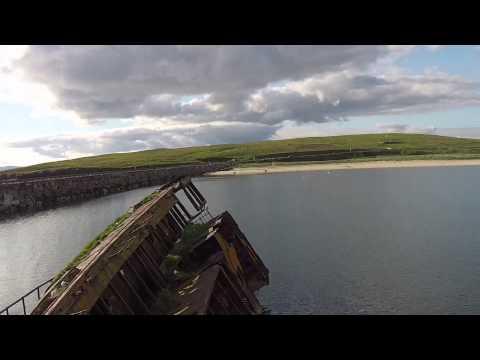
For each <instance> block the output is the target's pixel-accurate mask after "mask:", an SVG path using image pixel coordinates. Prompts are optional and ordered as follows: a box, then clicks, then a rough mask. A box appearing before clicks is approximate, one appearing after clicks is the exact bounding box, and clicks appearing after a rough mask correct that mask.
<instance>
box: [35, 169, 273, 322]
mask: <svg viewBox="0 0 480 360" xmlns="http://www.w3.org/2000/svg"><path fill="white" fill-rule="evenodd" d="M179 192H180V193H181V192H183V195H184V196H183V197H184V198H186V199H187V201H186V202H185V203H182V202H181V201H180V200H179V196H178V195H179ZM196 229H197V230H198V229H200V230H201V231H200V232H199V233H197V234H195V236H193V235H191V236H190V235H188V234H189V233H190V232H191V231H193V230H196ZM187 235H188V236H190V237H188V236H187ZM92 247H93V248H92V249H91V250H90V251H89V252H88V253H86V254H84V255H83V257H81V258H80V259H77V261H76V262H75V263H74V264H72V265H70V266H69V267H68V268H67V269H66V271H64V272H63V273H62V275H61V276H58V278H57V279H56V280H55V281H54V283H53V284H52V285H51V286H50V288H49V289H48V290H47V292H46V293H45V295H44V296H43V298H42V299H41V300H40V302H39V303H38V305H37V306H36V307H35V309H34V310H33V311H32V314H43V315H54V314H55V315H57V314H58V315H60V314H62V315H66V314H70V315H72V314H78V315H82V314H96V315H100V314H132V315H134V314H171V315H192V314H197V315H206V314H260V313H262V306H261V305H260V303H259V302H258V300H257V298H256V296H255V291H257V290H258V289H259V288H260V287H262V286H265V285H267V284H268V269H267V268H266V267H265V265H264V264H263V262H262V261H261V259H260V258H259V256H258V255H257V254H256V252H255V251H254V249H253V247H252V246H251V244H250V243H249V242H248V240H247V238H246V237H245V235H244V234H243V233H242V232H241V230H240V228H239V227H238V224H237V223H236V222H235V220H234V219H233V217H232V216H231V215H230V214H229V213H228V212H224V213H222V214H220V215H218V216H216V217H211V216H210V215H209V212H208V208H207V205H206V200H205V198H204V197H203V196H202V194H201V193H200V192H199V191H198V189H197V188H196V187H195V186H194V185H193V183H192V182H191V181H190V179H189V178H183V179H181V180H180V181H176V182H174V183H170V184H167V185H165V186H163V187H162V188H161V189H159V190H158V191H157V192H155V193H153V194H152V195H151V197H150V198H149V199H148V201H145V202H144V203H142V204H140V205H138V206H137V207H136V208H134V209H133V210H132V211H131V212H130V214H129V216H128V217H127V218H126V220H124V221H123V222H122V223H121V224H120V225H119V226H118V227H117V228H116V229H115V230H114V231H113V232H111V233H110V234H108V235H107V236H106V237H105V238H104V239H102V240H101V241H99V242H98V244H94V246H92ZM179 249H180V250H179ZM178 254H181V255H178ZM175 261H177V262H178V263H175ZM170 263H175V266H174V268H173V270H172V269H171V266H169V264H170ZM179 274H180V275H179Z"/></svg>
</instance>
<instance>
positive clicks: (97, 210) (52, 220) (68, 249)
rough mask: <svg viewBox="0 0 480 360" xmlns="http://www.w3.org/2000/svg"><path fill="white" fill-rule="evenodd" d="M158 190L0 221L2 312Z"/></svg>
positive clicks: (0, 305)
mask: <svg viewBox="0 0 480 360" xmlns="http://www.w3.org/2000/svg"><path fill="white" fill-rule="evenodd" d="M155 189H156V187H152V188H145V189H137V190H133V191H129V192H126V193H121V194H116V195H110V196H106V197H103V198H100V199H96V200H91V201H87V202H84V203H81V204H79V205H75V206H68V207H62V208H57V209H54V210H49V211H43V212H39V213H36V214H35V215H33V216H26V217H22V218H17V219H13V220H10V221H6V222H5V221H4V222H0V308H3V307H4V306H6V305H8V304H9V303H11V302H12V301H15V300H17V298H19V297H20V296H22V295H24V294H25V293H26V292H28V291H30V289H32V288H34V287H35V286H37V285H38V284H40V283H42V282H43V281H45V280H47V279H49V278H50V277H52V276H55V275H56V274H57V273H58V272H59V271H60V270H62V269H63V268H64V267H65V265H66V264H67V263H69V262H70V261H71V260H72V259H73V258H74V257H75V256H77V255H78V253H79V252H80V250H82V249H83V247H84V246H85V245H86V244H88V243H89V242H90V241H91V240H92V239H94V238H95V237H96V236H97V235H98V234H99V233H100V232H102V231H103V230H104V229H105V228H106V227H107V226H108V225H109V224H111V223H112V221H113V220H114V219H116V218H117V217H118V216H120V215H121V214H123V213H124V212H125V211H127V209H128V208H129V207H130V206H132V205H134V204H135V203H137V202H138V201H140V200H141V199H143V198H144V197H145V196H146V195H148V194H150V193H151V192H152V191H154V190H155ZM19 306H20V308H19V309H21V305H19ZM19 309H16V310H19ZM14 310H15V309H14Z"/></svg>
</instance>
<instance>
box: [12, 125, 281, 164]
mask: <svg viewBox="0 0 480 360" xmlns="http://www.w3.org/2000/svg"><path fill="white" fill-rule="evenodd" d="M277 129H278V127H276V126H268V125H261V124H248V123H245V124H229V125H228V126H225V125H223V126H220V125H213V124H206V125H202V126H196V127H187V128H174V129H168V130H160V129H151V128H130V129H118V130H113V131H105V132H103V133H100V134H98V135H96V136H82V135H78V136H51V137H42V138H35V139H29V140H24V141H17V142H12V143H10V144H9V145H10V146H11V147H14V148H32V149H33V151H35V152H37V153H39V154H42V155H46V156H49V157H52V158H69V157H71V154H80V155H82V156H83V155H97V154H105V153H113V152H129V151H140V150H148V149H157V148H175V147H185V146H198V145H215V144H223V143H243V142H249V141H261V140H266V139H269V138H271V136H272V135H273V134H274V133H275V131H276V130H277Z"/></svg>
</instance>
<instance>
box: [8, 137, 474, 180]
mask: <svg viewBox="0 0 480 360" xmlns="http://www.w3.org/2000/svg"><path fill="white" fill-rule="evenodd" d="M369 152H372V153H369ZM347 153H349V154H347ZM335 154H337V155H335ZM338 154H340V155H338ZM433 154H440V155H441V156H443V157H446V156H450V155H452V156H453V157H454V158H462V157H467V158H471V157H476V156H477V155H478V157H480V140H473V139H460V138H452V137H445V136H435V135H420V134H371V135H348V136H332V137H312V138H300V139H290V140H278V141H262V142H255V143H248V144H239V145H212V146H201V147H189V148H178V149H159V150H148V151H140V152H134V153H121V154H108V155H101V156H94V157H85V158H79V159H74V160H67V161H57V162H50V163H44V164H39V165H34V166H30V167H26V168H22V169H21V172H29V171H36V170H37V171H38V170H54V169H70V168H127V167H143V166H173V165H179V164H192V163H199V162H208V161H226V160H232V159H235V161H236V162H237V163H238V164H245V163H255V162H257V163H258V162H262V161H319V160H336V159H339V160H341V159H346V158H356V159H358V158H362V157H367V156H377V157H378V156H390V157H391V156H394V157H402V158H405V157H408V156H417V157H418V156H431V155H433ZM19 170H20V169H17V171H19Z"/></svg>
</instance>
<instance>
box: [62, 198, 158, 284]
mask: <svg viewBox="0 0 480 360" xmlns="http://www.w3.org/2000/svg"><path fill="white" fill-rule="evenodd" d="M157 194H158V192H153V193H152V194H150V195H148V196H146V197H145V198H144V199H143V200H142V201H140V202H139V203H137V204H136V205H135V206H134V207H133V211H134V210H136V209H138V208H139V207H140V206H142V205H144V204H146V203H148V202H149V201H151V200H152V199H154V198H155V196H156V195H157ZM133 211H128V212H126V213H125V214H123V215H121V216H119V217H118V218H117V219H115V221H114V222H113V223H111V224H110V225H108V227H107V228H106V229H105V230H103V231H102V232H101V233H100V234H99V235H98V236H97V237H96V238H95V239H93V240H92V241H90V242H89V243H88V244H87V246H85V247H84V248H83V250H82V251H81V252H80V253H79V254H78V255H77V256H76V257H75V259H73V260H72V261H71V262H70V263H69V264H68V265H67V266H66V267H65V268H64V269H63V270H62V271H61V272H60V273H59V274H58V275H57V276H56V277H55V279H54V282H55V281H57V280H58V279H60V277H62V276H63V274H65V273H66V272H67V271H69V270H70V269H72V268H74V267H75V266H77V265H78V264H79V263H80V262H81V261H82V260H83V259H85V257H86V256H87V255H88V254H90V252H91V251H92V250H93V249H95V247H97V246H98V245H99V244H100V243H101V242H102V241H103V240H105V239H106V238H107V236H109V235H110V234H111V233H112V232H114V231H115V230H117V229H118V228H119V227H120V226H121V225H122V224H123V223H124V222H125V220H127V219H128V218H129V217H130V216H131V215H132V213H133Z"/></svg>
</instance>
